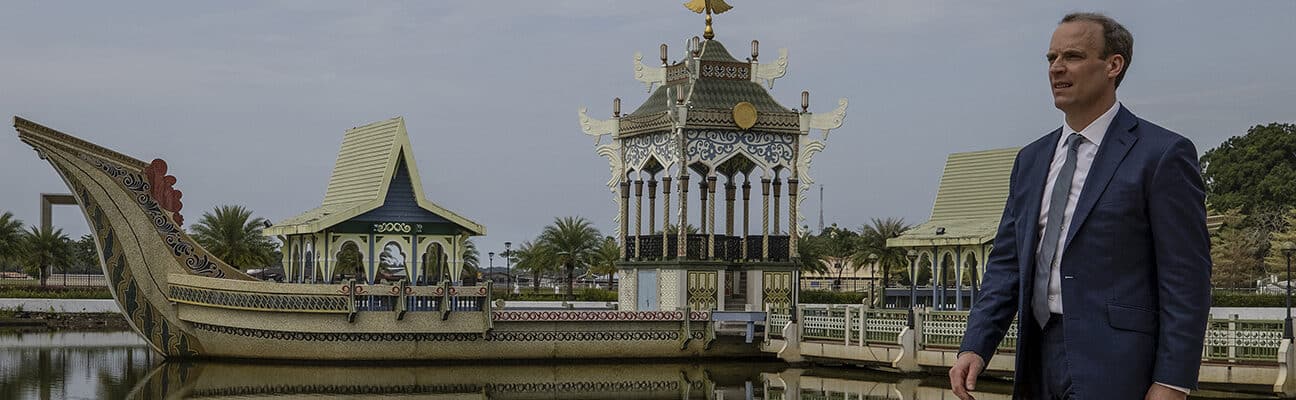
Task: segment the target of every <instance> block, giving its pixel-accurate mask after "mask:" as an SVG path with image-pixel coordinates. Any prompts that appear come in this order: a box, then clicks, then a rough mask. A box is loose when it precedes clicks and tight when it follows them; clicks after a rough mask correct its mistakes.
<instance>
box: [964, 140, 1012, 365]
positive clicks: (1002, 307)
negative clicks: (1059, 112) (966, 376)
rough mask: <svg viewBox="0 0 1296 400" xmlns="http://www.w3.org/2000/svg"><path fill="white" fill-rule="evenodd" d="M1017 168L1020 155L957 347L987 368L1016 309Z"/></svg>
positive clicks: (1010, 323)
mask: <svg viewBox="0 0 1296 400" xmlns="http://www.w3.org/2000/svg"><path fill="white" fill-rule="evenodd" d="M1020 165H1021V155H1020V154H1018V156H1017V160H1016V161H1015V162H1013V169H1012V175H1010V177H1011V178H1010V180H1009V184H1008V193H1009V196H1008V201H1007V204H1005V205H1004V212H1003V217H1002V218H1001V219H1000V220H999V231H998V233H996V234H995V238H994V248H993V249H992V250H991V251H990V255H989V257H987V258H986V273H985V278H984V279H982V281H981V293H980V295H979V297H977V300H976V303H975V304H974V305H973V306H972V311H971V312H970V313H969V315H968V324H967V331H966V332H965V333H964V334H963V344H962V346H960V347H959V353H962V352H965V351H971V352H974V353H976V354H977V355H979V356H981V359H982V360H985V362H986V364H987V365H989V363H990V358H991V357H993V356H994V354H995V350H996V349H997V348H998V347H999V342H1000V341H1002V340H1003V337H1004V335H1005V334H1006V333H1007V332H1008V327H1009V326H1010V325H1012V320H1013V315H1014V314H1016V313H1017V307H1018V302H1017V297H1018V296H1019V292H1018V286H1019V284H1020V283H1019V275H1020V274H1021V272H1020V268H1019V267H1018V265H1017V264H1018V260H1017V240H1018V238H1017V230H1016V226H1017V210H1016V209H1015V207H1014V206H1013V200H1012V198H1013V196H1012V193H1015V192H1016V187H1017V169H1018V167H1019V166H1020Z"/></svg>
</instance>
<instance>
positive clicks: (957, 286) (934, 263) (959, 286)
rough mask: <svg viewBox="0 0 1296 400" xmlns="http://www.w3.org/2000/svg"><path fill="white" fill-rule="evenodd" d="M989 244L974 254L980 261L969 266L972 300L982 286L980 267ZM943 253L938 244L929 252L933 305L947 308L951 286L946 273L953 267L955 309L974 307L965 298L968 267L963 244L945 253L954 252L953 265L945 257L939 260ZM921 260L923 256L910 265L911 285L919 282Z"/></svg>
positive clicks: (969, 290) (969, 288)
mask: <svg viewBox="0 0 1296 400" xmlns="http://www.w3.org/2000/svg"><path fill="white" fill-rule="evenodd" d="M987 246H988V245H981V246H980V249H979V250H980V254H974V260H977V261H978V263H977V264H976V265H973V266H971V267H970V268H969V269H970V271H969V272H970V273H972V277H971V284H970V285H967V291H968V292H969V294H970V295H971V298H972V302H975V301H976V297H977V295H978V292H979V289H980V287H979V286H980V280H981V276H982V273H981V271H980V268H981V265H982V264H984V260H985V257H986V256H987V255H988V253H989V250H988V249H987ZM973 251H974V253H975V251H976V250H975V249H974V250H973ZM942 253H943V252H942V251H941V250H940V248H939V247H937V246H932V247H931V249H930V253H929V254H931V258H930V262H931V272H932V277H931V293H932V303H933V304H932V306H934V307H936V308H937V309H945V304H946V303H947V302H948V297H947V293H946V290H947V289H949V286H948V285H947V284H946V282H945V281H946V279H945V274H946V273H947V271H948V269H949V268H953V269H954V309H955V310H965V309H970V308H971V307H972V304H971V303H968V302H965V301H964V300H963V293H964V285H963V274H964V271H963V269H964V267H967V266H966V265H964V264H963V255H964V254H963V253H964V251H963V246H959V245H956V246H954V250H953V251H952V252H948V253H945V254H949V253H952V254H953V255H954V260H953V261H954V262H953V265H952V266H946V265H944V264H945V263H944V261H945V260H944V258H943V257H942V258H941V259H939V260H938V259H937V257H940V255H941V254H942ZM920 261H922V259H921V258H914V259H913V261H912V263H911V265H910V266H909V267H910V270H909V271H910V280H909V284H910V285H911V286H916V285H917V284H918V279H917V278H918V268H919V266H918V263H919V262H920ZM911 305H912V303H911Z"/></svg>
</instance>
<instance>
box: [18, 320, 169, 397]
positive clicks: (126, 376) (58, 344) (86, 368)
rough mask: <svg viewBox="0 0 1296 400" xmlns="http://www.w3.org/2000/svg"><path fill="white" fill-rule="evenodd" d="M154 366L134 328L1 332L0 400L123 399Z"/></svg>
mask: <svg viewBox="0 0 1296 400" xmlns="http://www.w3.org/2000/svg"><path fill="white" fill-rule="evenodd" d="M153 364H154V363H153V353H152V350H150V349H149V348H148V347H147V345H145V344H144V342H143V341H142V340H140V339H139V337H138V336H136V335H135V333H134V332H108V333H105V332H74V333H26V334H0V399H122V398H126V396H127V394H128V393H129V392H130V390H131V387H132V386H134V385H135V384H136V383H138V382H140V381H141V380H143V378H144V377H145V376H147V375H148V373H149V370H150V369H152V368H153Z"/></svg>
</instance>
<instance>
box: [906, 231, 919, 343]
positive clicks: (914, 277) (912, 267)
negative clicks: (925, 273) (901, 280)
mask: <svg viewBox="0 0 1296 400" xmlns="http://www.w3.org/2000/svg"><path fill="white" fill-rule="evenodd" d="M905 257H906V258H908V259H909V327H910V328H913V327H914V307H917V306H918V291H917V289H916V288H915V286H916V285H917V284H918V264H916V262H917V261H918V251H917V250H914V249H909V252H908V253H905Z"/></svg>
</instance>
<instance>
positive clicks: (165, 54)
mask: <svg viewBox="0 0 1296 400" xmlns="http://www.w3.org/2000/svg"><path fill="white" fill-rule="evenodd" d="M681 2H682V0H661V1H658V0H653V1H647V0H638V1H630V0H621V1H611V0H580V1H577V0H561V1H560V0H552V1H549V0H545V1H540V0H535V1H531V0H527V1H523V0H517V1H489V2H485V1H460V2H444V1H438V2H408V3H397V2H350V1H345V2H343V1H338V2H323V1H265V2H204V3H194V2H153V3H152V4H139V3H136V4H130V5H122V4H118V3H115V2H113V3H108V2H13V3H9V4H6V5H5V6H4V7H3V11H0V15H3V17H4V18H3V20H4V21H5V23H4V24H0V54H3V58H2V60H3V61H0V114H5V115H6V116H7V115H19V116H23V117H24V118H28V119H32V120H35V121H37V122H40V123H42V124H45V125H48V126H51V127H54V128H56V129H60V130H63V131H65V132H68V133H71V134H73V135H77V136H80V137H82V138H85V139H88V140H90V141H92V142H96V143H99V144H102V145H104V146H107V147H109V148H113V149H117V150H119V151H122V152H124V153H126V154H129V155H132V156H134V157H136V158H139V159H143V160H151V159H153V158H158V157H160V158H164V159H166V160H167V161H168V163H169V164H170V166H171V173H172V174H174V175H176V176H177V177H178V178H179V183H178V184H177V185H176V187H177V188H178V189H180V190H182V191H184V204H185V210H184V213H185V214H186V216H187V220H188V221H191V222H192V221H196V220H197V219H198V216H199V215H201V212H202V211H204V210H210V209H211V208H212V207H214V206H217V205H220V204H242V205H246V206H248V207H250V208H252V209H253V210H255V212H256V213H257V214H258V215H260V216H264V217H267V218H269V219H271V220H279V219H283V218H287V217H290V216H293V215H295V214H297V213H299V212H301V211H304V210H307V209H310V208H312V207H315V206H316V205H318V204H319V202H320V200H321V199H322V197H323V193H324V189H325V186H326V185H327V181H328V176H329V173H330V171H331V168H332V165H333V161H334V157H335V155H336V152H337V149H338V146H339V145H340V143H341V138H342V133H343V131H344V130H345V129H347V128H349V127H353V126H358V125H362V124H365V123H368V122H371V121H376V120H380V119H386V118H391V117H393V116H404V117H405V120H406V123H407V126H408V128H409V131H410V135H411V139H412V141H413V145H414V148H415V154H416V156H417V163H418V166H419V168H420V170H421V172H422V178H423V180H424V182H423V187H424V188H425V190H426V191H427V196H428V197H430V198H432V199H433V200H434V201H436V202H437V203H439V204H441V205H443V206H446V207H448V208H450V209H452V210H455V211H457V212H459V213H460V214H463V215H466V216H468V217H470V218H472V219H475V220H476V221H478V222H480V223H483V224H485V225H486V226H487V228H488V232H489V236H487V237H484V238H478V239H477V240H478V243H479V244H480V247H481V248H482V249H483V250H482V252H483V253H485V252H486V251H489V250H495V251H499V250H502V249H503V245H502V244H503V242H504V241H506V240H507V241H513V242H515V243H517V242H521V241H523V240H528V239H530V238H532V237H533V236H534V235H535V234H537V233H538V232H539V231H540V229H541V228H542V227H543V226H544V225H545V224H546V223H548V222H550V221H551V220H552V219H553V218H554V217H555V216H564V215H581V216H585V217H588V218H590V219H591V220H593V221H595V222H596V224H597V226H598V227H599V228H601V229H602V230H604V231H605V232H611V231H612V230H613V225H612V217H613V215H614V213H615V207H614V205H613V203H612V202H611V201H610V199H611V194H610V193H608V192H607V189H606V187H605V186H603V184H604V182H606V180H607V176H608V171H607V162H606V161H604V160H603V159H601V158H600V157H598V156H597V155H596V154H595V153H594V151H593V148H592V146H591V142H590V140H589V138H588V137H586V136H585V135H583V134H581V132H580V129H579V127H578V126H577V118H576V110H577V109H578V108H580V107H582V106H588V107H589V109H590V113H591V115H595V116H598V117H601V118H606V117H608V116H609V114H610V113H611V99H612V98H613V97H618V96H619V97H621V98H622V99H624V101H625V103H626V106H625V108H626V109H627V110H629V109H633V108H634V107H636V106H638V104H639V103H640V102H642V101H643V99H644V98H646V97H647V93H646V92H645V91H644V88H643V86H642V85H641V84H640V83H638V82H637V81H635V80H634V79H633V74H632V69H631V66H632V60H633V54H634V53H635V52H636V51H642V52H643V53H644V54H645V58H646V60H645V61H649V60H655V59H656V49H657V46H658V44H660V43H663V42H665V43H668V44H669V45H670V46H671V48H672V55H671V58H672V59H678V58H680V57H681V56H682V54H683V53H682V52H683V51H684V43H685V39H686V38H688V37H691V36H694V35H699V34H701V31H702V27H703V23H702V17H701V16H698V15H696V14H692V13H690V12H688V11H687V10H685V9H684V8H683V7H682V6H681V5H680V3H681ZM730 3H731V4H734V5H735V6H736V8H735V9H734V10H733V11H730V12H729V13H726V14H723V15H719V16H716V17H715V21H716V22H715V29H716V32H717V39H719V40H721V41H722V42H724V43H726V44H727V45H728V47H729V48H730V49H731V50H732V51H734V55H735V56H736V57H738V58H743V57H745V56H746V55H747V54H746V50H745V49H746V48H747V43H748V42H749V41H750V40H752V39H758V40H760V41H761V44H762V55H763V57H762V59H764V60H770V59H772V58H774V55H776V54H777V49H778V48H787V49H789V53H790V57H789V58H790V62H789V70H788V73H787V76H786V77H784V78H783V79H780V80H778V81H777V82H776V83H775V87H774V90H773V94H774V96H775V98H777V99H779V100H781V101H783V102H784V104H785V105H788V106H793V105H796V104H797V103H799V99H798V97H799V93H800V91H801V90H803V89H808V90H810V91H811V111H828V110H831V108H832V107H833V106H834V105H835V104H836V99H837V98H840V97H847V98H849V99H850V101H851V103H850V110H849V114H848V117H847V119H846V124H845V126H844V127H843V128H842V129H840V130H837V131H834V132H833V134H832V136H831V137H830V140H829V145H828V148H827V150H825V151H824V152H823V153H821V154H820V155H818V156H817V157H816V158H815V163H814V169H813V173H812V175H813V176H814V177H815V178H816V179H817V181H818V183H819V184H822V185H824V188H825V194H826V198H827V200H826V202H825V203H826V204H824V208H825V211H824V214H825V216H826V219H827V221H828V223H833V222H836V223H839V224H841V225H844V226H849V227H858V226H860V225H861V224H862V223H864V222H866V221H867V220H868V219H869V218H873V217H891V216H894V217H903V218H905V219H906V220H907V221H910V222H921V221H923V220H925V219H926V217H927V215H928V213H929V212H930V209H931V204H932V201H933V199H934V196H935V191H936V185H937V183H938V180H939V179H940V172H941V168H942V166H943V163H944V159H945V157H946V155H947V154H948V153H951V152H962V151H973V150H984V149H992V148H1002V147H1012V146H1020V145H1023V144H1025V143H1027V142H1029V141H1030V140H1032V139H1033V138H1035V137H1038V136H1040V135H1042V134H1044V133H1046V132H1047V131H1049V130H1052V129H1054V128H1056V127H1057V126H1059V125H1060V123H1061V118H1062V116H1061V114H1060V113H1059V112H1058V111H1057V110H1056V109H1054V108H1053V106H1052V102H1051V99H1050V95H1049V91H1048V87H1047V86H1048V85H1047V81H1046V62H1045V60H1044V51H1045V48H1046V47H1047V43H1048V39H1049V35H1050V34H1051V32H1052V30H1053V28H1054V26H1055V24H1056V22H1057V20H1058V19H1059V18H1060V17H1061V16H1062V15H1063V14H1065V13H1067V12H1069V11H1076V10H1086V11H1103V12H1107V13H1109V14H1111V15H1113V16H1115V17H1116V18H1117V19H1118V20H1120V21H1121V22H1122V23H1124V24H1125V25H1126V26H1127V27H1129V29H1130V30H1131V31H1132V32H1133V33H1134V37H1135V52H1134V57H1133V63H1132V68H1131V70H1130V72H1129V74H1128V76H1127V77H1126V80H1125V83H1124V84H1123V85H1122V88H1121V91H1120V93H1119V96H1120V99H1121V100H1122V102H1124V104H1126V105H1127V106H1129V107H1130V108H1131V109H1132V110H1133V111H1134V112H1135V113H1136V114H1138V115H1139V116H1141V117H1143V118H1146V119H1149V120H1151V121H1154V122H1156V123H1158V124H1161V125H1163V126H1165V127H1168V128H1170V129H1172V130H1175V131H1178V132H1180V133H1181V134H1183V135H1185V136H1187V137H1189V138H1191V139H1192V140H1193V141H1194V142H1196V143H1197V146H1198V149H1199V151H1201V152H1205V151H1206V150H1207V149H1210V148H1212V147H1215V146H1217V145H1218V144H1219V143H1221V142H1222V141H1223V140H1224V139H1226V138H1228V137H1230V136H1234V135H1239V134H1242V133H1244V132H1245V131H1246V129H1247V128H1248V127H1249V126H1252V125H1254V124H1261V123H1269V122H1275V121H1278V122H1292V121H1294V120H1296V106H1294V105H1296V77H1294V76H1293V74H1292V71H1293V70H1294V69H1293V68H1294V67H1296V53H1293V52H1292V49H1293V47H1292V46H1293V45H1292V43H1293V42H1294V40H1293V39H1296V33H1294V32H1296V31H1293V27H1292V24H1291V21H1292V15H1296V2H1293V1H1290V0H1248V1H1139V2H1131V1H1085V2H1078V1H1034V0H1021V1H975V2H970V1H963V0H948V1H926V0H923V1H918V0H816V1H773V0H761V1H756V0H730ZM10 132H12V131H10ZM0 185H3V186H2V187H3V189H2V190H0V211H3V210H11V211H13V212H14V213H15V214H16V215H17V216H18V217H19V218H21V219H23V220H24V221H26V222H27V223H28V224H35V223H36V222H37V219H38V216H39V210H38V194H39V193H44V192H66V191H67V189H66V188H65V187H64V186H63V184H62V182H60V181H59V179H58V177H57V176H56V175H55V174H54V172H53V171H52V170H51V169H50V168H49V166H48V165H47V164H45V163H44V162H43V161H40V160H39V159H37V158H36V156H35V154H34V153H33V152H31V151H30V149H29V148H27V147H26V146H25V145H23V144H22V143H21V142H19V141H18V140H17V139H16V138H15V137H14V136H8V138H0ZM804 205H805V208H804V209H803V213H804V214H805V215H806V216H807V220H806V223H807V224H809V225H810V226H816V225H817V217H816V216H817V214H818V212H819V207H820V204H819V201H818V199H817V196H813V197H812V198H811V199H808V200H807V201H806V202H805V204H804ZM55 214H56V218H55V223H56V224H57V225H58V226H60V227H62V228H64V230H66V231H68V232H70V233H71V234H72V235H73V236H74V237H76V236H80V235H81V234H83V233H85V232H86V231H87V229H86V227H85V226H86V224H85V220H84V218H82V217H81V216H80V215H79V213H76V212H74V211H73V210H72V209H70V208H64V209H59V210H57V211H56V212H55ZM483 262H485V260H483Z"/></svg>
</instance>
